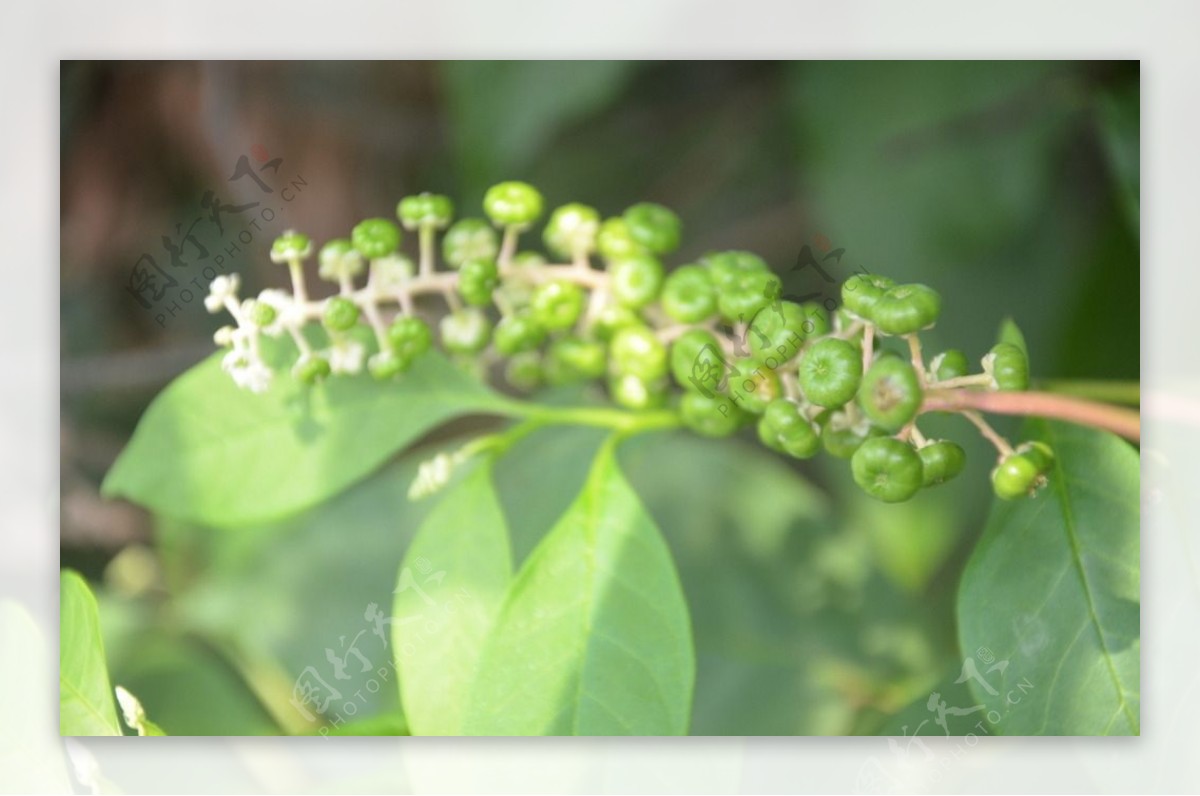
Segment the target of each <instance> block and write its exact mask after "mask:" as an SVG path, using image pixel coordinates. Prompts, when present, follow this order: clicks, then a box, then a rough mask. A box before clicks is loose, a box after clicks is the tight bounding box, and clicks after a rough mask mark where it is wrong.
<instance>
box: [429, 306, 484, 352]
mask: <svg viewBox="0 0 1200 796" xmlns="http://www.w3.org/2000/svg"><path fill="white" fill-rule="evenodd" d="M439 330H440V331H441V335H442V345H443V346H445V347H446V350H447V351H450V352H452V353H455V354H474V353H477V352H479V351H482V350H483V349H484V348H486V347H487V344H488V340H490V339H491V336H492V323H491V321H489V320H488V318H487V316H486V315H484V314H483V312H482V311H481V310H478V309H475V308H474V307H465V308H463V309H461V310H458V311H457V312H452V313H450V314H449V315H447V316H445V317H444V318H442V320H441V324H440V326H439Z"/></svg>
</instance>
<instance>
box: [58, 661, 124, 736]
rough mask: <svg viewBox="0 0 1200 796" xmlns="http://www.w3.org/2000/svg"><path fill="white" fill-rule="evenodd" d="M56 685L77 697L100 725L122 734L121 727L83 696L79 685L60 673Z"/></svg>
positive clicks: (115, 733)
mask: <svg viewBox="0 0 1200 796" xmlns="http://www.w3.org/2000/svg"><path fill="white" fill-rule="evenodd" d="M58 685H59V687H60V688H64V687H65V688H66V689H67V690H68V691H70V692H71V693H72V694H74V695H75V698H76V699H78V700H79V702H80V703H81V704H82V705H83V706H84V707H85V708H87V710H88V712H89V713H91V714H92V715H93V716H94V717H95V718H96V719H97V720H99V722H100V723H101V724H102V725H104V726H105V727H108V728H109V729H112V730H116V731H117V732H114V733H113V734H114V735H121V734H122V733H121V732H120V729H121V728H120V727H118V726H117V725H115V724H113V723H111V722H109V720H108V718H106V717H105V716H104V714H103V713H101V711H100V709H99V708H97V707H96V706H95V705H94V704H92V701H91V700H90V699H88V698H87V697H86V696H84V694H83V692H82V691H80V690H79V686H77V685H75V684H74V683H73V682H71V681H70V680H68V679H66V678H65V677H63V676H62V675H61V674H60V675H59V676H58ZM60 729H61V728H60Z"/></svg>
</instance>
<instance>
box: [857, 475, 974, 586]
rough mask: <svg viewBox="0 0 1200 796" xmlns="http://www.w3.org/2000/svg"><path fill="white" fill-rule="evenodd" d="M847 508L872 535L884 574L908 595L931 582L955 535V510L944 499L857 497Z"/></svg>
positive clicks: (871, 540)
mask: <svg viewBox="0 0 1200 796" xmlns="http://www.w3.org/2000/svg"><path fill="white" fill-rule="evenodd" d="M921 497H925V495H922V496H921ZM847 511H848V512H849V513H850V514H851V517H852V519H851V522H853V523H855V524H856V525H858V526H859V527H861V528H863V529H864V530H865V531H866V533H867V536H868V537H869V538H870V542H871V550H872V553H873V557H874V559H875V561H876V563H877V564H878V566H879V569H880V570H881V571H882V573H883V574H884V575H885V576H887V578H888V579H889V580H890V581H891V582H892V583H894V584H895V585H896V586H897V587H899V588H901V589H903V590H904V591H906V592H909V593H912V594H918V593H920V592H921V591H923V590H924V589H925V587H926V586H928V585H929V581H930V579H931V578H932V577H933V576H934V574H935V573H936V572H937V571H938V569H939V568H940V567H941V566H942V565H943V564H945V563H946V559H947V557H948V556H949V555H950V553H951V552H952V551H953V550H954V545H955V543H956V542H957V541H958V538H959V530H958V528H957V527H956V525H955V520H956V517H955V513H954V512H953V511H952V510H951V509H950V507H949V506H948V505H947V504H946V503H945V502H943V501H938V500H912V501H908V502H906V503H880V502H878V501H875V500H863V499H861V498H859V497H855V498H854V502H853V504H852V505H851V506H848V507H847Z"/></svg>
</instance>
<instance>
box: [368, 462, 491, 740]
mask: <svg viewBox="0 0 1200 796" xmlns="http://www.w3.org/2000/svg"><path fill="white" fill-rule="evenodd" d="M491 471H492V468H491V464H490V462H485V463H482V464H479V465H477V466H476V467H475V468H474V469H473V470H472V471H471V473H470V474H469V475H467V476H466V478H465V479H464V480H463V481H462V482H461V483H459V484H458V485H456V486H455V487H454V488H452V489H449V490H447V491H446V493H445V495H444V496H443V497H442V498H441V500H440V502H439V504H438V506H437V508H435V509H434V510H433V511H432V512H430V514H429V516H428V517H427V518H426V519H425V522H424V523H423V524H422V525H421V529H420V530H419V531H417V535H416V537H415V538H414V539H413V541H412V544H411V545H409V548H408V552H407V553H406V554H405V556H404V562H403V563H402V564H401V568H400V578H399V583H398V584H397V587H396V601H395V607H394V609H393V611H392V625H391V627H392V656H393V658H394V659H395V661H396V668H397V670H398V672H399V675H400V676H399V680H400V691H401V696H402V701H403V703H404V712H405V715H406V717H407V720H408V724H409V727H411V729H412V734H414V735H457V734H458V732H459V730H460V728H461V726H462V717H463V710H464V708H465V706H466V702H467V697H468V695H469V693H470V689H471V685H472V683H473V682H474V681H475V672H476V668H477V666H478V663H479V656H480V653H481V651H482V649H483V645H484V641H485V640H486V639H487V635H488V632H489V631H490V630H491V628H492V624H493V622H494V621H495V618H496V614H497V612H498V611H499V610H500V605H501V603H502V602H503V600H504V595H505V592H506V590H507V589H508V585H509V581H511V580H512V556H511V554H510V552H509V542H508V531H507V528H506V527H505V523H504V514H503V512H502V510H501V508H500V502H499V499H498V498H497V496H496V489H495V487H494V486H493V484H492V472H491Z"/></svg>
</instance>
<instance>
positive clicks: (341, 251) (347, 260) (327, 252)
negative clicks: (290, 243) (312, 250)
mask: <svg viewBox="0 0 1200 796" xmlns="http://www.w3.org/2000/svg"><path fill="white" fill-rule="evenodd" d="M317 263H318V266H317V274H318V275H319V276H320V277H321V278H322V279H324V280H326V281H328V282H338V281H340V280H341V278H342V277H343V276H351V277H354V276H358V275H359V274H361V273H362V272H363V264H364V263H363V256H362V254H361V253H360V252H359V251H358V249H356V248H354V244H353V243H351V242H350V239H349V238H334V239H333V240H331V241H329V242H328V243H326V244H325V245H324V246H322V247H321V251H320V253H319V254H318V255H317Z"/></svg>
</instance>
